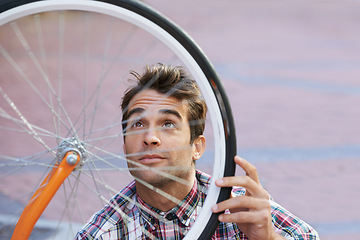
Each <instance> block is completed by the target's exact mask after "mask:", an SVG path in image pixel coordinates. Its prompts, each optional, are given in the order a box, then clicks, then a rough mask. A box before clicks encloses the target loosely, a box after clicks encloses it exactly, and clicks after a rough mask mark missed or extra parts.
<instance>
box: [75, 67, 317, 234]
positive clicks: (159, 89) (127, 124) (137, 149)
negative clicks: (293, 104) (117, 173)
mask: <svg viewBox="0 0 360 240" xmlns="http://www.w3.org/2000/svg"><path fill="white" fill-rule="evenodd" d="M132 74H133V75H134V76H135V77H136V78H137V80H138V83H137V85H136V86H135V87H133V88H131V89H130V90H128V91H127V92H126V93H125V95H124V98H123V102H122V109H123V132H124V152H125V155H126V158H127V160H128V168H129V171H130V173H131V174H132V176H133V177H134V181H133V182H132V183H130V184H129V185H128V186H127V187H125V188H124V189H123V190H122V191H120V192H119V194H117V195H116V196H115V197H113V198H112V199H111V200H110V202H109V203H108V204H107V205H106V206H105V207H104V208H103V209H102V210H101V211H99V212H98V213H96V214H95V215H94V216H93V218H92V219H91V221H90V222H89V223H88V224H87V225H85V226H84V228H83V229H82V230H81V231H80V232H79V233H78V235H77V239H166V238H167V239H180V238H183V237H184V236H185V234H186V233H187V232H188V231H189V229H190V227H191V226H192V224H193V223H194V221H195V219H196V217H197V216H198V214H199V212H200V211H201V209H202V207H203V203H204V200H205V197H206V192H207V188H208V187H209V182H210V176H208V175H206V174H205V173H202V172H200V171H197V170H196V169H195V162H196V161H197V160H198V159H200V157H201V156H202V154H203V153H204V151H205V148H206V140H205V137H204V136H203V131H204V127H205V116H206V110H207V108H206V104H205V102H204V101H203V100H202V99H201V95H200V92H199V90H198V87H197V86H196V84H195V82H194V81H192V80H191V79H190V78H189V76H187V74H186V73H185V72H184V71H183V70H182V69H181V68H180V67H172V66H164V65H161V64H158V65H155V66H152V67H150V66H148V67H147V68H146V71H145V73H144V74H143V75H139V74H137V73H135V72H133V73H132ZM234 161H235V162H236V164H237V165H238V166H240V167H241V168H242V169H244V171H245V172H246V176H236V177H226V178H222V179H217V180H216V182H215V184H216V185H217V186H219V187H234V191H233V194H232V197H231V198H230V199H228V200H225V201H223V202H221V203H218V204H216V205H215V206H213V208H212V211H213V212H215V213H218V212H224V211H225V213H224V214H220V216H219V220H220V224H219V227H218V228H217V230H216V231H215V234H214V235H213V237H212V239H251V240H266V239H271V240H273V239H308V240H310V239H318V235H317V233H316V231H315V230H314V229H313V228H311V227H310V226H309V225H307V224H306V223H305V222H303V221H302V220H300V219H298V218H297V217H295V216H294V215H292V214H291V213H289V212H288V211H286V210H285V209H283V208H282V207H281V206H279V205H278V204H276V203H275V202H273V201H272V200H269V199H270V196H269V194H268V193H267V192H266V191H265V190H264V189H263V188H262V186H261V184H260V181H259V177H258V174H257V171H256V168H255V167H254V166H252V165H251V164H250V163H248V162H247V161H246V160H244V159H241V158H240V157H238V156H236V157H235V159H234ZM235 187H237V188H235ZM239 187H241V188H239Z"/></svg>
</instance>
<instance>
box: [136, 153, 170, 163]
mask: <svg viewBox="0 0 360 240" xmlns="http://www.w3.org/2000/svg"><path fill="white" fill-rule="evenodd" d="M164 159H165V158H164V157H162V156H160V155H157V154H151V155H144V156H142V157H141V158H140V159H139V162H140V163H142V164H146V165H148V164H154V163H159V162H161V161H163V160H164Z"/></svg>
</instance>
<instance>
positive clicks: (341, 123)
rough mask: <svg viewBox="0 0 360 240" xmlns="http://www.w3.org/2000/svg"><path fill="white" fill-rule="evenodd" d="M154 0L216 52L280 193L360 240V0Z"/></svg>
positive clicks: (245, 141)
mask: <svg viewBox="0 0 360 240" xmlns="http://www.w3.org/2000/svg"><path fill="white" fill-rule="evenodd" d="M145 2H146V3H148V4H149V5H151V6H153V7H154V8H156V9H158V10H159V11H160V12H163V13H164V14H165V15H166V16H167V17H169V18H170V19H172V20H173V21H175V22H176V23H177V24H178V25H180V26H181V27H182V28H184V29H185V30H186V31H187V32H188V33H189V34H190V36H192V37H193V38H194V39H195V41H196V42H197V43H198V44H199V45H200V47H201V48H202V49H203V51H204V52H205V54H206V55H207V56H208V57H209V58H210V60H211V62H212V63H213V65H214V66H215V69H216V71H217V73H218V74H219V76H220V79H222V81H223V84H224V86H225V89H226V91H227V93H228V97H229V99H230V102H231V104H232V107H233V114H234V117H235V121H236V128H237V139H238V154H239V155H240V156H242V157H244V158H246V159H247V160H249V161H250V162H252V163H253V164H255V165H256V166H257V168H258V171H259V174H260V177H261V179H262V183H263V185H264V187H265V188H266V189H267V190H268V191H269V192H270V194H271V195H272V196H273V198H274V199H275V200H276V201H277V202H279V203H280V204H282V205H283V206H285V207H286V208H287V209H288V210H290V211H291V212H293V213H295V214H296V215H298V216H299V217H301V218H302V219H304V220H305V221H306V222H308V223H310V224H311V225H313V226H314V227H315V228H316V229H317V230H318V232H319V234H320V237H321V239H325V240H330V239H339V238H340V237H341V238H343V239H360V237H359V233H360V217H359V216H360V206H359V204H358V202H359V200H358V199H359V198H360V183H359V181H360V174H359V172H360V161H359V160H360V125H359V123H360V79H359V76H360V28H359V24H360V1H356V0H341V1H340V0H338V1H335V0H312V1H303V0H290V1H285V0H273V1H266V0H236V1H235V0H223V1H215V0H206V1H205V0H198V1H192V0H183V1H181V2H178V3H174V2H172V1H166V0H153V1H151V0H147V1H145ZM239 174H241V172H240V171H239Z"/></svg>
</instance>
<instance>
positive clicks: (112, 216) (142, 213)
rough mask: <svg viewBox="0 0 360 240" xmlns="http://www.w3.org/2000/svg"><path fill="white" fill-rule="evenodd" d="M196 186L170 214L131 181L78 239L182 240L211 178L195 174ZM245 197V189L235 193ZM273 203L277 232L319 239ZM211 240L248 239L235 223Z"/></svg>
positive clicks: (223, 227)
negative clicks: (141, 194)
mask: <svg viewBox="0 0 360 240" xmlns="http://www.w3.org/2000/svg"><path fill="white" fill-rule="evenodd" d="M196 178H197V180H196V183H195V184H194V187H193V188H192V190H191V191H190V193H189V194H188V195H187V196H186V197H185V199H183V201H182V202H181V203H180V204H179V205H178V206H176V207H175V208H173V209H171V210H170V211H168V212H163V211H160V210H158V209H156V208H153V207H151V206H149V205H148V204H146V203H145V202H144V201H142V200H141V198H140V197H139V196H138V195H137V194H136V188H135V182H134V181H133V182H131V183H130V184H129V185H128V186H127V187H125V188H124V189H123V190H122V191H121V192H120V193H118V194H117V195H115V196H114V197H113V198H112V199H111V200H110V202H109V203H108V204H107V205H106V206H105V207H104V208H103V209H102V210H101V211H99V212H98V213H96V214H95V215H94V216H93V217H92V219H91V220H90V222H89V223H87V224H86V225H85V226H84V227H83V228H82V229H81V230H80V232H78V234H77V235H76V238H75V239H78V240H80V239H131V240H132V239H182V238H183V237H184V236H185V234H186V233H187V232H188V231H189V229H190V227H191V226H192V224H193V223H194V222H195V219H196V217H197V216H198V214H199V213H200V210H201V209H202V207H203V204H204V201H205V197H206V193H207V189H208V187H209V184H210V179H211V178H210V176H208V175H207V174H205V173H202V172H200V171H197V172H196ZM233 192H234V193H235V195H238V196H239V195H244V194H245V191H244V189H242V188H237V189H235V190H234V191H233ZM270 202H271V213H272V221H273V225H274V228H275V230H276V231H277V232H278V233H279V234H281V235H282V236H285V237H286V238H287V239H293V240H300V239H303V240H315V239H319V237H318V235H317V232H316V231H315V230H314V229H313V228H311V227H310V226H309V225H307V224H306V223H305V222H303V221H302V220H300V219H299V218H297V217H295V216H294V215H292V214H291V213H290V212H288V211H287V210H285V209H284V208H282V207H281V206H280V205H278V204H277V203H275V202H273V201H272V200H270ZM212 239H241V240H246V239H248V238H247V237H246V236H245V235H244V233H242V232H241V230H240V229H239V228H238V227H237V225H236V224H233V223H220V224H219V226H218V228H217V229H216V231H215V233H214V235H213V237H212Z"/></svg>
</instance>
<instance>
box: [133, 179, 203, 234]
mask: <svg viewBox="0 0 360 240" xmlns="http://www.w3.org/2000/svg"><path fill="white" fill-rule="evenodd" d="M136 200H137V202H138V203H139V204H140V205H141V206H142V207H140V208H139V212H140V214H141V216H142V217H143V218H144V220H145V221H146V222H147V223H148V224H149V225H150V226H151V228H155V226H156V224H157V222H158V221H159V220H160V221H161V219H165V218H166V217H167V216H168V217H167V219H171V218H174V217H177V218H178V219H179V220H180V222H181V223H182V224H184V225H185V226H189V224H190V222H191V221H190V220H191V218H192V215H193V214H194V213H195V209H196V207H197V205H198V203H199V200H200V193H199V182H198V181H197V180H196V178H195V182H194V185H193V187H192V189H191V190H190V192H189V193H188V194H187V195H186V197H185V198H184V199H183V200H182V201H181V202H180V204H179V205H177V206H175V207H174V208H173V209H171V210H169V211H168V212H163V211H161V210H159V209H157V208H154V207H151V206H150V205H148V204H147V203H145V202H144V201H143V200H142V199H141V198H140V197H139V195H137V194H136ZM174 215H175V216H174ZM170 216H171V217H170ZM165 221H166V220H165Z"/></svg>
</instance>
